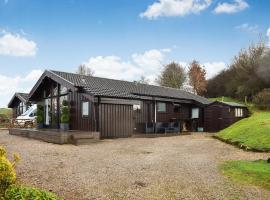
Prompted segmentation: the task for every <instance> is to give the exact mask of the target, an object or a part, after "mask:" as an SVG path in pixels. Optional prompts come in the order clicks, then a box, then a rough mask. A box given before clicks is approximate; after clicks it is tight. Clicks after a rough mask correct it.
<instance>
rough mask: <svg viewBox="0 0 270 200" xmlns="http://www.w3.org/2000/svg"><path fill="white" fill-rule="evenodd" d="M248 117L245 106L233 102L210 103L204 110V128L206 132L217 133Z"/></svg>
mask: <svg viewBox="0 0 270 200" xmlns="http://www.w3.org/2000/svg"><path fill="white" fill-rule="evenodd" d="M248 116H249V111H248V108H247V107H246V106H245V105H242V104H238V103H234V102H219V101H215V102H212V103H210V104H209V105H208V106H206V107H205V109H204V127H205V131H207V132H218V131H220V130H222V129H224V128H227V127H228V126H230V125H231V124H233V123H235V122H237V121H238V120H241V119H243V118H246V117H248Z"/></svg>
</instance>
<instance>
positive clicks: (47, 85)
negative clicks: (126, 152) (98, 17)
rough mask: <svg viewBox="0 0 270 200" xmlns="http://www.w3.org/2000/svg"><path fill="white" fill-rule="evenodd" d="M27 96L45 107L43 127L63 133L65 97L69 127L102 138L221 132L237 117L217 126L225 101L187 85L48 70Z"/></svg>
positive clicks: (71, 129)
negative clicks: (169, 85)
mask: <svg viewBox="0 0 270 200" xmlns="http://www.w3.org/2000/svg"><path fill="white" fill-rule="evenodd" d="M29 100H30V101H31V102H33V103H36V104H38V105H39V107H40V106H41V107H42V108H43V116H42V120H43V121H42V126H43V129H46V130H53V131H54V133H59V134H63V132H61V131H55V130H61V117H62V113H61V107H62V106H63V102H64V101H65V102H68V108H69V112H70V115H69V116H70V117H69V122H68V125H69V129H70V131H74V132H73V133H75V132H83V133H86V134H93V135H96V133H98V134H99V136H100V137H101V138H119V137H130V136H132V135H134V134H157V133H158V134H164V133H165V134H166V133H176V134H181V133H183V132H195V131H214V130H216V131H217V130H220V129H221V128H222V127H226V126H227V125H228V124H230V123H232V122H233V121H230V122H229V123H228V122H227V121H220V123H221V125H219V126H218V127H216V126H217V125H216V123H215V121H214V120H216V115H217V113H218V112H222V113H223V109H225V107H226V106H225V104H221V106H215V105H216V104H217V105H218V104H219V103H211V102H210V101H209V100H207V99H206V98H204V97H201V96H198V95H194V94H191V93H189V92H185V91H183V90H179V89H173V88H167V87H160V86H154V85H147V84H140V83H136V82H128V81H120V80H113V79H107V78H98V77H92V76H84V75H79V74H74V73H66V72H59V71H50V70H46V71H45V72H44V73H43V74H42V76H41V77H40V79H39V80H38V81H37V83H36V84H35V85H34V87H33V89H32V90H31V92H30V93H29ZM212 110H217V111H218V112H213V111H212ZM239 112H241V111H239ZM243 113H244V111H243ZM211 120H213V123H212V121H211ZM234 121H236V120H234ZM223 123H224V124H223ZM39 124H40V123H39ZM69 133H70V132H69ZM16 134H18V132H17V133H16ZM28 135H29V134H28ZM73 137H76V136H74V134H73Z"/></svg>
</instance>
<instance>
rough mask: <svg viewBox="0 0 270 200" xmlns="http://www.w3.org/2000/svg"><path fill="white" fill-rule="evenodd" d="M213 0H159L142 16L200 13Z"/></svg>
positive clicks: (141, 15) (154, 17)
mask: <svg viewBox="0 0 270 200" xmlns="http://www.w3.org/2000/svg"><path fill="white" fill-rule="evenodd" d="M211 3H212V0H158V1H156V2H154V3H153V4H151V5H149V6H148V8H147V9H146V11H145V12H143V13H141V14H140V17H142V18H148V19H157V18H158V17H162V16H164V17H171V16H185V15H188V14H198V13H200V12H201V11H203V10H205V9H206V8H208V7H209V6H210V5H211Z"/></svg>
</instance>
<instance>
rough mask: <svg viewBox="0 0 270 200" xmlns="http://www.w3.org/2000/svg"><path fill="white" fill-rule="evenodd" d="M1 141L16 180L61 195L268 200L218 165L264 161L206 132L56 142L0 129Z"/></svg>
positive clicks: (73, 199) (76, 199)
mask: <svg viewBox="0 0 270 200" xmlns="http://www.w3.org/2000/svg"><path fill="white" fill-rule="evenodd" d="M0 145H3V146H4V147H6V148H7V150H8V151H9V153H11V152H17V153H19V154H20V155H21V157H22V161H21V162H20V164H19V165H18V167H17V171H18V178H19V181H20V182H22V183H24V184H27V185H32V186H36V187H40V188H44V189H47V190H51V191H53V192H55V193H57V194H58V195H60V196H62V197H64V198H65V199H71V200H80V199H138V200H141V199H192V200H197V199H198V200H202V199H252V200H254V199H270V191H266V190H263V189H260V188H257V187H252V186H244V185H240V184H237V183H232V182H231V181H230V180H228V179H226V178H224V177H223V176H222V175H220V174H219V172H218V170H217V166H218V164H219V163H221V162H223V161H225V160H231V159H251V160H253V159H262V158H266V157H267V156H270V155H269V154H264V153H252V152H244V151H242V150H239V149H237V148H235V147H232V146H230V145H227V144H225V143H222V142H220V141H218V140H215V139H212V138H211V137H210V136H209V135H187V136H175V137H162V138H127V139H114V140H103V141H101V142H99V143H94V144H91V145H83V146H73V145H55V144H49V143H45V142H40V141H37V140H31V139H27V138H22V137H18V136H11V135H8V133H7V131H1V132H0Z"/></svg>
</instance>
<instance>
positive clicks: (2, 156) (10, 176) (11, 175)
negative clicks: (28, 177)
mask: <svg viewBox="0 0 270 200" xmlns="http://www.w3.org/2000/svg"><path fill="white" fill-rule="evenodd" d="M16 160H17V158H16V159H14V161H13V162H12V163H11V162H10V161H9V160H8V159H7V157H6V150H5V149H4V148H3V147H1V146H0V197H1V196H3V195H4V193H5V190H6V189H7V188H8V187H9V186H10V185H11V184H14V183H15V181H16V172H15V170H14V164H15V162H16Z"/></svg>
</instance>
